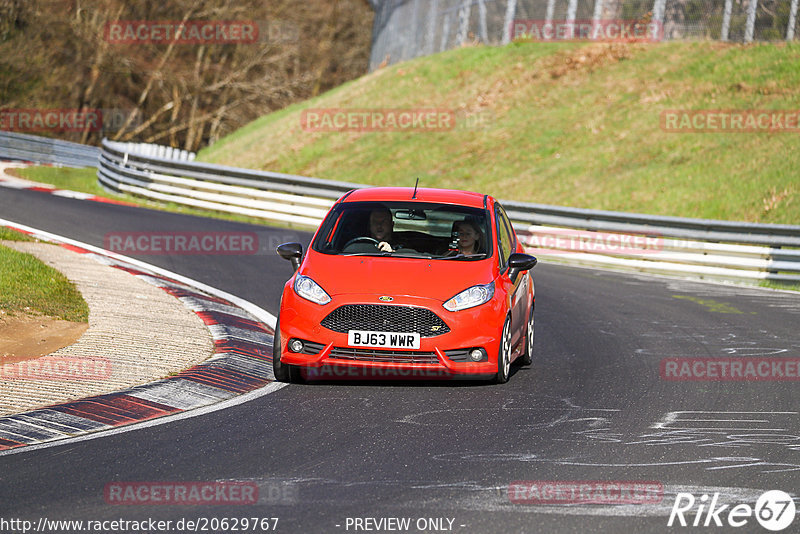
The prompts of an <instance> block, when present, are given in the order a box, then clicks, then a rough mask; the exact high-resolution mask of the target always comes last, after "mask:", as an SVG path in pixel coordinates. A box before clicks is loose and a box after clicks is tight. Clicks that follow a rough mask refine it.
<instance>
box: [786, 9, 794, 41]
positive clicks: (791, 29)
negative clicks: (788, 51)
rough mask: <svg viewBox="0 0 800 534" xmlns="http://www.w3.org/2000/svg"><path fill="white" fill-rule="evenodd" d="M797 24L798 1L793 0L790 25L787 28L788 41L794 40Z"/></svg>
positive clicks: (790, 10)
mask: <svg viewBox="0 0 800 534" xmlns="http://www.w3.org/2000/svg"><path fill="white" fill-rule="evenodd" d="M796 22H797V0H792V6H791V7H790V8H789V24H788V25H787V26H786V40H787V41H793V40H794V25H795V23H796Z"/></svg>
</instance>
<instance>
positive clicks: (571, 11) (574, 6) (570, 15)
mask: <svg viewBox="0 0 800 534" xmlns="http://www.w3.org/2000/svg"><path fill="white" fill-rule="evenodd" d="M577 11H578V0H569V4H567V22H575V13H577Z"/></svg>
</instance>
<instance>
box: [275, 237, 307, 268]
mask: <svg viewBox="0 0 800 534" xmlns="http://www.w3.org/2000/svg"><path fill="white" fill-rule="evenodd" d="M275 250H276V251H277V252H278V256H280V257H281V258H283V259H284V260H289V261H290V262H292V267H294V270H295V271H296V270H297V269H299V268H300V258H302V257H303V245H301V244H300V243H284V244H282V245H278V248H277V249H275Z"/></svg>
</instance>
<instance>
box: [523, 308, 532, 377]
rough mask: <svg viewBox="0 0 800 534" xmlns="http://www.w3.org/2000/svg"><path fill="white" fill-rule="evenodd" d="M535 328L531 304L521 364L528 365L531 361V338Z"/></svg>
mask: <svg viewBox="0 0 800 534" xmlns="http://www.w3.org/2000/svg"><path fill="white" fill-rule="evenodd" d="M534 333H535V330H534V328H533V306H531V314H530V317H528V329H527V330H526V332H525V352H523V353H522V360H521V361H522V365H530V364H531V363H533V339H534Z"/></svg>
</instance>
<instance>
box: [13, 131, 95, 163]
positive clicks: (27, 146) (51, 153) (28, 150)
mask: <svg viewBox="0 0 800 534" xmlns="http://www.w3.org/2000/svg"><path fill="white" fill-rule="evenodd" d="M99 156H100V149H99V148H98V147H95V146H89V145H82V144H80V143H71V142H69V141H61V140H60V139H50V138H48V137H39V136H36V135H26V134H20V133H13V132H4V131H0V159H13V160H22V161H32V162H34V163H45V164H50V165H62V166H65V167H97V158H98V157H99Z"/></svg>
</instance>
